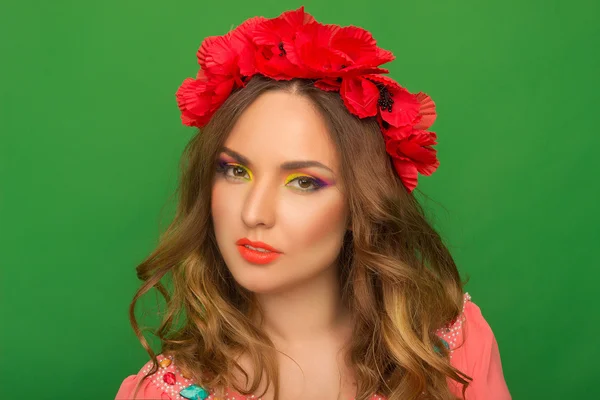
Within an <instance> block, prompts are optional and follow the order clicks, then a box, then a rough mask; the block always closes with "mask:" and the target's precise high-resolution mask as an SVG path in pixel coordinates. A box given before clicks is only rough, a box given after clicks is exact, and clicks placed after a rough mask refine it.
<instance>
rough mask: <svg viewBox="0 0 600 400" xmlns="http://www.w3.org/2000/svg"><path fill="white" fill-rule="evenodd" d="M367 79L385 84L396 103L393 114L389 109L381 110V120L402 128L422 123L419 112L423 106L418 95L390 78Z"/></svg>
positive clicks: (372, 76) (374, 76) (369, 77)
mask: <svg viewBox="0 0 600 400" xmlns="http://www.w3.org/2000/svg"><path fill="white" fill-rule="evenodd" d="M367 78H368V79H370V80H372V81H375V82H379V83H381V84H383V85H384V87H385V88H387V91H388V92H389V93H390V94H391V99H392V100H393V101H394V103H393V105H392V111H391V112H390V111H389V110H388V109H387V108H386V109H381V110H380V114H381V118H382V119H383V120H384V121H385V122H387V123H388V124H390V125H391V126H395V127H400V126H405V125H411V126H412V125H414V124H416V123H417V122H419V121H420V119H421V115H420V114H419V110H420V108H421V104H420V103H419V100H418V99H417V96H416V95H414V94H412V93H410V92H409V91H408V90H406V89H404V88H403V87H402V86H400V85H399V84H398V83H397V82H396V81H394V80H393V79H391V78H389V77H386V76H380V75H369V76H368V77H367Z"/></svg>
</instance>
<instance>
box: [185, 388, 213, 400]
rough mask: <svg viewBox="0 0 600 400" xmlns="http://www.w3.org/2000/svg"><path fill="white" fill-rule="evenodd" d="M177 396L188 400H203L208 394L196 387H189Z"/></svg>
mask: <svg viewBox="0 0 600 400" xmlns="http://www.w3.org/2000/svg"><path fill="white" fill-rule="evenodd" d="M179 395H181V396H182V397H185V398H186V399H189V400H204V399H206V398H207V397H208V392H207V391H206V390H204V389H203V388H201V387H200V386H198V385H190V386H188V387H186V388H185V389H183V390H182V391H181V392H179Z"/></svg>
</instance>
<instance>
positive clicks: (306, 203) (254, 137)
mask: <svg viewBox="0 0 600 400" xmlns="http://www.w3.org/2000/svg"><path fill="white" fill-rule="evenodd" d="M223 150H224V151H222V152H221V153H220V156H219V165H218V167H217V175H216V177H215V181H214V184H213V188H212V204H211V209H212V218H213V223H214V227H215V235H216V239H217V243H218V246H219V250H220V252H221V254H222V255H223V259H224V260H225V263H226V264H227V267H228V268H229V270H230V271H231V273H232V275H233V277H234V278H235V280H236V281H237V282H238V283H239V284H240V285H241V286H243V287H244V288H246V289H247V290H250V291H252V292H255V293H274V292H279V291H285V290H289V289H292V288H294V287H298V286H300V285H305V284H310V282H311V281H313V280H316V279H319V278H320V277H323V276H327V275H328V274H329V273H331V272H332V271H333V269H334V268H336V265H335V260H336V257H337V256H338V254H339V252H340V249H341V246H342V240H343V237H344V233H345V231H346V228H347V226H348V219H347V217H348V214H347V213H348V210H347V207H346V203H345V198H344V195H343V193H342V190H341V182H340V181H339V165H338V162H339V159H338V156H337V151H336V149H335V146H334V144H333V143H332V142H331V139H330V138H329V134H328V132H327V127H326V124H325V121H324V120H323V119H322V117H321V115H320V114H318V112H317V111H316V109H315V108H314V107H313V105H312V104H311V102H310V100H309V99H307V98H305V97H302V96H299V95H294V94H290V93H286V92H282V91H272V92H267V93H265V94H263V95H261V96H260V97H259V98H258V99H257V100H256V101H255V102H254V103H252V105H251V106H250V107H249V108H248V109H247V110H246V111H245V112H244V113H243V114H242V116H241V117H240V119H239V120H238V121H237V122H236V124H235V126H234V128H233V130H232V131H231V133H230V135H229V136H228V138H227V140H226V142H225V145H224V149H223ZM295 162H310V163H311V165H307V166H302V165H292V164H293V163H295ZM286 164H288V165H286ZM243 238H247V239H249V240H250V241H253V242H257V241H260V242H263V243H266V244H268V245H270V246H271V247H273V248H274V249H276V250H278V251H279V252H280V254H278V255H276V257H273V258H270V256H273V255H274V254H273V253H270V254H269V253H267V254H266V255H267V257H266V260H263V261H262V262H263V263H261V261H257V260H256V259H255V258H253V252H252V251H251V250H248V249H246V248H245V246H240V245H238V244H236V242H237V241H238V240H239V239H243ZM247 253H249V254H247ZM263 254H264V253H259V254H258V257H260V256H261V255H263ZM254 256H255V257H256V253H254Z"/></svg>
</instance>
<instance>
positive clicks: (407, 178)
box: [392, 158, 419, 193]
mask: <svg viewBox="0 0 600 400" xmlns="http://www.w3.org/2000/svg"><path fill="white" fill-rule="evenodd" d="M392 164H393V165H394V169H395V170H396V173H397V174H398V176H399V177H400V180H401V181H402V184H404V187H405V188H406V189H407V190H408V193H411V192H412V191H413V190H414V189H415V188H416V187H417V183H418V176H419V174H418V173H417V167H416V166H415V164H413V163H412V162H411V161H410V160H407V159H404V158H392Z"/></svg>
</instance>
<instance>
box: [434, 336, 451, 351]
mask: <svg viewBox="0 0 600 400" xmlns="http://www.w3.org/2000/svg"><path fill="white" fill-rule="evenodd" d="M440 340H441V341H442V343H443V344H444V347H446V348H447V349H450V345H449V344H448V342H446V341H445V340H444V339H441V338H440ZM433 349H434V350H435V351H436V352H438V353H441V352H442V351H441V350H440V348H439V347H437V346H433Z"/></svg>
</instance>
